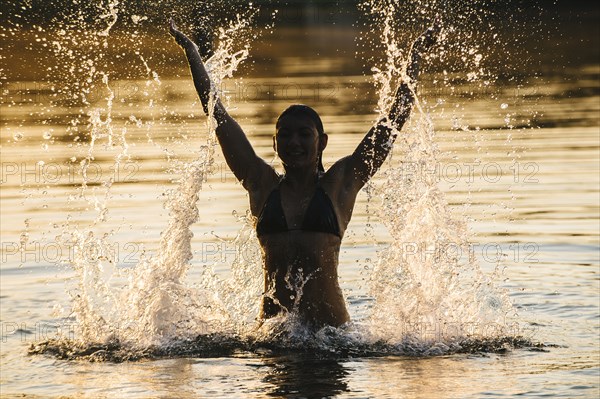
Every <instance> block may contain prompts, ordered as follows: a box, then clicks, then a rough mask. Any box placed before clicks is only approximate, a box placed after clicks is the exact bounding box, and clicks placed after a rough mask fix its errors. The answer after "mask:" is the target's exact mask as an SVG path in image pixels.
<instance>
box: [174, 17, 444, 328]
mask: <svg viewBox="0 0 600 399" xmlns="http://www.w3.org/2000/svg"><path fill="white" fill-rule="evenodd" d="M438 31H439V25H438V24H436V25H434V27H432V28H430V29H428V30H427V31H426V32H425V33H424V34H423V35H422V36H421V37H420V38H419V39H417V41H416V42H415V43H414V44H413V47H412V50H411V60H410V63H409V66H408V69H407V71H406V76H407V77H408V78H409V79H410V83H414V82H416V79H417V77H418V74H419V68H418V67H419V61H420V59H421V55H422V54H423V53H424V52H425V51H426V50H427V49H428V48H429V47H430V46H431V45H432V44H433V43H434V42H435V36H436V34H437V33H438ZM170 32H171V34H172V35H173V36H174V38H175V40H176V41H177V43H178V44H179V45H180V46H181V47H182V48H183V49H184V50H185V54H186V56H187V59H188V62H189V65H190V69H191V72H192V77H193V79H194V85H195V87H196V90H197V92H198V95H199V97H200V100H201V102H202V106H203V108H204V112H206V113H207V114H208V111H209V109H208V107H209V97H210V78H209V76H208V74H207V72H206V70H205V68H204V65H203V63H202V59H201V57H200V54H199V52H198V47H197V46H196V45H195V44H194V43H193V42H192V41H191V40H190V39H189V38H188V37H187V36H185V35H184V34H183V33H181V32H180V31H179V30H177V28H176V27H175V25H174V23H173V21H172V20H171V26H170ZM413 102H414V97H413V94H412V91H411V89H410V88H409V86H408V82H403V83H401V84H400V86H399V88H398V90H397V91H396V95H395V101H394V104H393V105H392V107H391V109H390V111H389V113H388V116H387V121H386V120H382V121H379V122H378V123H377V124H376V125H375V126H374V127H373V128H371V130H369V132H368V133H367V135H366V136H365V137H364V138H363V140H362V141H361V142H360V144H359V145H358V147H357V148H356V150H355V151H354V152H353V153H352V154H351V155H349V156H347V157H344V158H342V159H340V160H339V161H337V162H336V163H334V164H333V165H332V166H331V167H330V168H329V169H328V170H327V171H325V170H324V169H323V165H322V162H321V158H322V153H323V150H324V149H325V147H327V134H325V133H324V130H323V124H322V123H321V119H320V118H319V115H318V114H317V113H316V112H315V111H314V110H313V109H312V108H310V107H308V106H306V105H292V106H290V107H289V108H287V109H286V110H285V111H283V113H282V114H281V115H280V116H279V118H278V120H277V123H276V125H275V128H276V134H275V137H274V138H273V149H274V150H275V151H276V153H277V154H278V155H279V157H280V159H281V161H282V163H283V167H284V169H285V173H284V174H283V175H280V174H278V173H277V172H276V171H275V170H274V169H273V167H272V166H271V165H269V164H268V163H266V162H265V161H264V160H262V159H261V158H259V157H258V156H257V155H256V153H255V152H254V149H253V148H252V146H251V144H250V142H249V141H248V138H247V137H246V135H245V134H244V132H243V130H242V129H241V127H240V126H239V125H238V124H237V122H236V121H235V120H234V119H233V118H232V117H231V116H230V115H229V114H228V113H227V111H226V110H225V108H224V106H223V104H222V103H221V101H220V100H218V99H217V101H214V113H213V115H214V117H215V118H216V120H217V122H218V127H217V129H216V135H217V139H218V141H219V144H220V145H221V148H222V149H223V154H224V156H225V160H226V162H227V165H228V166H229V167H230V168H231V170H232V171H233V173H234V174H235V176H236V178H237V179H238V180H239V181H240V182H241V183H242V185H243V187H244V188H245V189H246V190H247V191H248V194H249V197H250V210H251V212H252V215H254V216H255V217H256V220H257V222H256V233H257V236H258V240H259V242H260V245H261V248H262V252H263V259H264V276H265V292H264V296H263V303H262V307H261V314H260V318H261V320H263V321H264V320H265V319H268V318H272V317H274V316H277V315H280V314H282V313H283V314H284V315H293V316H294V317H298V318H299V319H300V321H301V322H303V323H305V324H307V325H310V326H313V327H316V328H319V327H321V326H324V325H330V326H335V327H337V326H340V325H342V324H344V323H346V322H348V321H349V320H350V317H349V315H348V311H347V309H346V304H345V301H344V297H343V295H342V291H341V289H340V286H339V284H338V275H337V268H338V258H339V252H340V245H341V242H342V237H343V236H344V231H345V230H346V227H347V226H348V223H349V222H350V218H351V216H352V210H353V208H354V202H355V200H356V196H357V194H358V192H359V190H360V189H361V188H362V187H363V185H364V184H365V183H366V182H367V181H368V180H369V179H370V178H371V176H373V174H374V173H375V172H376V171H377V170H378V169H379V167H380V166H381V165H382V163H383V162H384V160H385V158H386V157H387V155H388V153H389V151H390V149H391V143H392V142H393V140H394V138H395V136H394V135H392V130H391V129H390V128H389V126H390V125H394V126H395V127H396V128H397V129H398V130H399V129H400V128H401V127H402V126H403V125H404V122H405V121H406V120H407V119H408V116H409V115H410V111H411V109H412V105H413Z"/></svg>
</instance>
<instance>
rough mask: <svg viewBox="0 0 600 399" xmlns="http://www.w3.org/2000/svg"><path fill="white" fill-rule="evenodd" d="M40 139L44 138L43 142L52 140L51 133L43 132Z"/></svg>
mask: <svg viewBox="0 0 600 399" xmlns="http://www.w3.org/2000/svg"><path fill="white" fill-rule="evenodd" d="M42 137H44V140H50V139H51V138H52V133H50V132H44V134H43V136H42Z"/></svg>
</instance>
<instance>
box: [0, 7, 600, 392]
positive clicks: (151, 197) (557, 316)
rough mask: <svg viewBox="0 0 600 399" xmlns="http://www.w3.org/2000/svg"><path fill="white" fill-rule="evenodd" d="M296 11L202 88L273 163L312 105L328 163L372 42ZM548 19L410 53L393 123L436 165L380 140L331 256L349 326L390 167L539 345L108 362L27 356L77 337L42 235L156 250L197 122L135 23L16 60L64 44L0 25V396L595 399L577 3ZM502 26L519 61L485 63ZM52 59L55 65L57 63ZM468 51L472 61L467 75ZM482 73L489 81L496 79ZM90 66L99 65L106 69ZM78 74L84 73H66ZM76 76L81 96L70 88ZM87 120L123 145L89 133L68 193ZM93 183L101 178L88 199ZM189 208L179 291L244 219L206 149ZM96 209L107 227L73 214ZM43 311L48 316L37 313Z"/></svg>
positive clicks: (199, 135) (375, 251) (373, 52)
mask: <svg viewBox="0 0 600 399" xmlns="http://www.w3.org/2000/svg"><path fill="white" fill-rule="evenodd" d="M300 10H301V11H299V12H300V14H292V13H287V14H286V13H285V12H282V15H283V17H282V18H284V19H285V18H288V19H291V18H292V16H293V17H294V18H299V19H300V22H299V21H298V20H294V21H291V20H287V21H284V22H286V23H282V24H280V25H277V23H276V24H275V27H274V28H273V33H269V29H267V30H266V31H264V32H260V33H261V34H260V36H259V38H258V39H257V40H254V41H252V43H251V49H250V59H249V60H248V61H247V62H246V64H244V66H243V67H242V68H241V69H240V70H239V71H238V72H236V74H235V78H233V79H228V80H225V81H224V82H223V84H222V85H221V91H222V92H223V93H224V94H225V95H227V96H229V109H230V112H231V113H232V115H234V117H235V118H236V119H237V120H238V122H239V123H240V124H241V125H242V126H243V128H244V130H245V132H246V133H247V135H248V136H249V138H250V141H251V142H252V144H253V145H254V147H255V149H256V152H257V153H258V154H259V155H260V156H262V157H264V159H266V160H268V161H273V162H274V164H275V165H278V163H277V160H276V157H275V154H274V152H273V148H272V135H273V133H274V121H275V119H276V118H277V115H278V114H279V113H280V112H281V111H282V110H283V109H284V108H285V107H286V106H287V105H289V104H291V103H307V104H309V105H311V106H314V107H315V108H316V109H317V110H318V111H319V113H320V115H321V117H322V119H323V122H324V125H325V130H326V131H327V133H328V134H329V136H330V137H329V144H328V147H327V150H326V151H325V153H324V163H325V164H326V167H327V165H330V164H331V163H333V162H334V161H335V160H337V159H339V158H341V157H343V156H345V155H347V154H349V153H350V152H351V151H352V150H353V149H354V147H355V146H356V145H357V144H358V142H359V141H360V139H361V138H362V135H364V133H365V132H366V131H367V130H368V129H369V128H370V126H371V125H372V123H373V122H374V121H375V119H376V117H377V114H376V112H375V107H376V103H377V92H376V89H375V87H374V85H373V81H372V78H371V75H370V73H371V72H370V66H371V65H373V64H369V62H370V61H372V62H374V63H377V62H379V61H380V59H381V55H380V52H379V50H380V49H378V48H370V47H369V46H368V45H367V46H364V45H360V42H359V41H357V40H356V38H357V37H359V36H361V35H362V36H364V37H372V36H373V35H375V36H376V35H377V34H378V33H377V32H365V29H364V28H360V26H361V25H360V24H358V23H354V24H353V23H352V22H353V18H356V19H358V17H356V13H355V12H354V11H344V12H340V13H339V14H337V13H333V14H332V11H331V9H326V8H308V7H307V8H304V9H300ZM24 15H25V14H24ZM557 15H559V14H556V10H552V11H548V12H547V13H546V14H543V15H542V14H540V15H537V14H535V18H533V21H534V22H535V24H534V23H532V25H531V26H535V28H531V29H534V30H533V33H536V34H537V37H536V39H529V38H527V37H526V36H527V35H526V33H524V32H526V29H524V32H515V31H514V28H515V27H514V26H508V27H507V28H506V29H507V30H503V29H501V28H499V29H498V32H499V34H500V36H501V38H503V40H504V41H501V40H500V39H498V47H497V48H495V47H493V43H492V44H490V43H489V42H486V45H482V44H481V43H479V46H477V44H478V42H476V41H475V39H473V40H474V41H473V42H472V43H469V42H466V43H465V44H464V46H465V48H466V50H464V51H463V53H464V54H469V49H470V48H474V49H476V51H475V52H472V53H471V56H472V59H468V60H466V61H464V69H463V70H461V69H460V68H457V67H456V66H455V65H454V66H453V67H452V68H450V67H448V65H450V64H451V62H450V61H446V62H447V63H444V61H443V60H437V61H436V60H432V61H431V63H428V64H426V65H425V67H424V71H423V75H422V76H423V79H422V86H421V94H420V102H421V107H422V109H423V113H418V112H416V113H415V115H416V116H415V117H414V118H413V120H412V121H411V122H410V123H409V124H408V125H407V127H406V128H405V132H406V134H410V133H411V132H412V131H413V130H412V129H415V126H416V125H417V120H418V118H419V117H422V115H429V117H430V118H431V120H432V121H433V125H434V129H435V138H434V142H435V144H436V145H437V147H438V150H439V155H438V159H437V162H436V164H435V166H436V168H435V170H426V171H423V170H419V169H418V168H419V166H418V165H414V164H410V163H405V164H403V163H402V161H403V155H404V154H403V151H402V149H403V146H402V145H398V146H397V147H396V148H395V150H394V152H393V154H392V156H391V160H390V161H389V162H387V163H386V165H384V167H383V168H382V171H381V172H380V173H378V174H377V175H376V176H375V178H374V179H373V184H372V186H371V188H370V190H364V192H362V193H361V194H360V195H359V198H358V200H357V205H356V208H355V211H354V215H353V219H352V222H351V223H350V226H349V228H348V231H347V232H346V235H345V238H344V242H343V246H342V251H341V253H340V268H339V274H340V283H341V286H342V288H343V290H344V294H345V296H346V299H347V302H348V306H349V310H350V313H351V316H352V318H353V319H354V320H359V321H360V320H361V319H362V318H363V317H364V314H365V312H366V309H367V308H368V306H369V305H368V303H369V302H368V298H367V297H368V283H367V282H368V277H369V273H370V272H371V270H373V267H374V265H375V264H376V262H377V258H378V257H379V256H380V254H381V250H382V249H384V248H386V247H387V246H388V245H390V243H391V241H392V239H391V237H390V234H389V233H388V231H387V229H386V227H385V225H384V223H383V221H382V220H380V219H379V218H378V213H377V211H376V209H377V208H378V207H380V206H381V204H382V195H381V192H382V190H383V187H382V186H383V185H385V181H386V180H385V173H386V171H389V170H392V169H394V168H396V169H397V168H402V167H404V169H401V170H403V171H404V172H405V173H407V174H414V175H415V176H421V177H422V176H424V175H428V176H430V177H433V179H434V180H435V182H436V185H437V187H439V188H440V190H441V191H442V192H443V193H444V196H445V198H446V201H447V203H448V206H449V208H450V209H451V210H452V212H453V213H454V214H455V215H457V216H456V217H457V218H460V219H461V220H464V221H465V222H466V223H467V225H468V228H469V231H470V242H471V248H472V255H473V256H474V257H475V258H476V259H477V262H478V264H479V265H480V266H481V269H482V270H483V272H484V273H486V274H488V275H490V276H491V275H493V276H494V279H495V280H494V284H495V285H496V286H497V287H498V289H501V290H506V291H507V293H508V295H509V297H510V300H511V301H512V302H513V304H514V307H515V309H516V311H517V315H518V316H517V318H518V324H517V325H518V331H516V332H515V333H516V334H515V335H518V336H523V337H525V338H527V339H528V340H531V342H534V343H540V344H541V345H539V346H535V347H525V348H507V349H506V350H505V351H500V352H478V351H474V352H473V353H466V354H464V353H463V354H456V353H454V354H450V353H448V354H445V355H440V356H409V355H406V356H400V355H389V356H323V354H311V353H310V352H291V353H285V352H284V353H281V352H269V351H265V352H264V353H257V352H251V351H241V350H240V351H235V352H234V353H233V354H227V355H226V356H225V355H224V356H209V357H200V356H183V357H174V358H169V357H167V358H160V359H153V360H151V359H144V360H140V361H131V362H122V363H112V362H90V361H86V360H61V359H57V358H55V357H53V356H50V355H28V347H29V345H30V344H32V343H36V342H40V341H43V340H47V339H50V338H55V337H61V336H62V337H64V336H70V334H72V331H75V330H76V329H77V321H76V320H73V319H72V318H69V317H68V316H69V311H68V309H69V308H70V306H71V300H70V296H69V292H71V293H73V292H76V291H77V281H78V280H77V277H76V274H75V273H74V271H73V270H72V268H71V267H70V262H71V261H72V260H73V257H74V256H75V255H74V249H73V248H72V247H69V246H68V245H66V244H65V243H64V241H61V240H60V239H59V236H60V235H61V234H63V233H64V232H65V226H67V227H66V228H67V229H68V230H69V231H71V232H73V231H76V230H78V229H81V230H82V231H84V230H85V229H86V228H89V227H90V226H93V230H94V232H95V235H96V236H102V235H103V234H108V235H110V237H111V242H112V243H113V247H112V251H113V252H112V255H113V256H114V260H115V264H116V267H117V268H118V269H130V268H133V267H134V266H135V265H136V264H137V263H138V261H139V260H140V259H141V258H142V257H144V256H149V255H151V254H152V253H154V252H156V250H157V248H158V247H159V245H160V236H161V232H163V231H164V230H165V229H166V226H167V224H168V222H169V213H168V211H167V210H166V209H164V207H163V205H164V203H165V196H164V193H165V191H166V190H168V189H170V188H173V187H175V185H174V184H173V181H174V180H176V179H177V178H178V176H179V175H178V174H177V172H174V171H172V168H173V167H174V166H175V160H177V161H185V162H189V161H191V160H193V159H195V158H196V157H197V156H198V153H199V149H200V148H201V147H202V146H204V145H206V143H207V137H208V133H207V132H208V130H207V127H206V118H205V117H204V116H203V114H202V110H201V107H200V105H199V103H198V102H197V101H196V95H195V91H194V89H193V86H192V84H191V81H190V79H189V76H188V71H187V66H186V64H185V60H184V57H183V54H182V53H181V52H180V51H179V49H178V48H177V47H176V45H175V44H174V43H173V42H172V40H171V39H170V38H169V37H168V35H167V34H166V32H163V31H155V30H154V31H152V30H150V32H146V31H144V29H143V27H144V25H143V20H142V22H139V24H140V26H141V28H140V31H142V33H141V34H140V36H139V41H140V42H141V44H139V43H138V46H137V47H135V48H134V49H137V50H138V53H135V52H133V51H130V50H131V48H128V47H127V46H128V45H131V43H132V40H133V41H136V40H138V39H131V37H130V36H128V35H131V33H132V32H133V30H127V27H121V28H120V30H115V31H112V32H110V33H109V35H108V36H107V37H106V40H107V41H108V43H110V45H109V46H108V47H107V48H105V49H104V50H102V49H100V47H99V48H98V49H93V48H85V43H83V44H82V43H81V42H80V43H79V44H77V43H74V42H71V45H72V46H73V48H75V49H76V51H75V56H74V55H73V54H72V53H71V54H70V55H69V54H68V52H67V53H64V52H62V51H63V50H62V49H60V50H56V48H55V49H54V50H52V51H50V50H49V47H45V49H46V54H43V55H39V54H40V53H39V52H37V50H40V49H44V47H43V46H44V45H45V44H47V45H48V46H50V48H51V47H52V46H54V47H56V44H54V42H56V41H57V39H56V38H57V37H62V36H64V33H60V31H59V29H58V28H57V29H50V28H48V27H44V28H41V27H40V28H37V27H35V26H34V27H31V26H28V27H26V29H23V31H21V32H19V34H18V35H16V34H14V32H13V31H11V30H10V29H12V27H14V26H15V25H14V24H7V25H6V26H7V28H6V29H5V30H4V33H5V34H7V36H5V37H6V42H5V45H6V47H7V49H8V50H10V51H11V54H12V56H11V58H9V59H4V60H3V61H4V63H5V66H6V68H5V69H4V70H3V71H2V77H3V80H2V90H3V92H2V104H1V113H2V114H1V115H2V121H1V124H2V125H1V127H2V132H1V137H0V140H1V154H2V183H1V209H0V215H1V230H0V231H1V236H2V248H1V250H2V252H1V255H2V264H1V268H0V272H1V277H2V278H1V290H2V291H1V296H0V300H1V312H2V314H1V322H2V341H1V377H0V382H1V384H2V386H1V388H0V389H1V394H2V396H3V397H5V396H6V397H90V398H98V397H116V396H118V397H131V398H135V397H178V398H187V397H190V398H191V397H246V396H248V397H331V396H336V397H337V396H339V397H347V398H363V397H390V398H392V397H393V398H397V397H403V398H428V399H429V398H480V397H483V396H487V397H515V396H525V397H569V398H575V397H585V398H596V397H598V395H599V394H600V347H599V338H600V309H599V307H600V299H599V298H600V297H599V292H600V242H599V237H600V231H599V223H600V222H599V208H600V188H599V186H600V150H599V145H600V130H599V118H600V90H599V84H598V83H599V76H600V64H599V63H598V37H600V36H599V35H598V24H597V22H598V11H597V10H596V9H593V10H592V9H590V10H584V9H582V10H575V11H571V12H564V13H563V14H560V15H561V16H562V17H563V19H560V20H559V26H558V28H556V27H552V28H550V27H548V26H549V25H550V24H551V23H552V22H553V21H556V18H557ZM522 18H525V17H522ZM553 18H554V19H553ZM518 21H521V22H522V20H518ZM518 21H517V22H518ZM13 22H14V19H13ZM517 22H515V21H513V23H514V24H515V25H518V24H517ZM136 26H137V25H136ZM527 26H528V25H525V27H527ZM540 26H541V28H540ZM132 29H133V28H132ZM510 29H513V30H510ZM7 32H8V33H7ZM144 32H145V33H144ZM257 32H258V29H257ZM517 33H518V34H517ZM510 34H515V36H516V37H517V38H518V39H519V41H517V42H516V43H517V44H514V46H515V53H516V54H521V55H527V57H524V58H521V59H518V60H516V59H513V56H506V58H505V59H503V56H502V54H503V51H504V50H505V49H506V47H505V44H504V45H501V44H500V43H506V42H507V40H508V39H506V38H507V37H509V36H510ZM370 35H371V36H370ZM503 35H504V36H503ZM3 40H4V39H3ZM102 40H105V39H101V41H100V43H103V41H102ZM59 43H63V45H64V43H65V42H64V41H63V42H60V41H59ZM486 46H487V47H486ZM516 47H519V48H518V49H517V48H516ZM56 51H59V52H58V53H57V52H56ZM357 51H358V52H359V53H358V56H357V55H356V52H357ZM449 51H450V53H452V50H449ZM98 52H103V53H104V54H103V56H102V57H103V58H101V59H99V58H98V56H97V54H98ZM459 53H460V52H459ZM53 54H54V56H53ZM60 54H62V55H63V56H64V58H62V59H61V58H56V56H57V55H60ZM86 54H87V55H86ZM90 54H96V56H95V57H96V58H94V56H91V55H90ZM461 54H462V53H461ZM477 54H482V55H483V61H481V62H482V65H483V66H484V67H485V69H486V71H487V72H484V73H482V72H481V71H480V70H479V69H478V68H477V67H476V64H477V63H478V62H479V61H473V59H475V58H476V56H477ZM78 55H79V56H82V55H86V57H87V58H77V57H76V56H78ZM69 57H70V58H69ZM370 57H372V58H370ZM85 59H90V60H92V61H90V63H89V64H88V63H86V62H85V61H84V60H85ZM365 60H367V61H365ZM24 65H26V66H27V68H23V66H24ZM503 65H504V69H505V73H499V72H498V71H501V70H502V69H503V68H502V66H503ZM70 67H73V70H71V71H69V68H70ZM92 67H97V68H98V69H100V70H102V68H104V70H105V71H107V74H106V81H105V82H102V80H101V79H102V76H103V75H102V74H98V73H96V72H90V70H91V68H92ZM49 68H50V69H49ZM52 68H54V69H52ZM49 70H50V72H48V71H49ZM108 71H110V73H109V72H108ZM469 73H475V74H476V75H477V74H479V76H474V75H469ZM492 76H493V77H495V78H494V79H491V78H490V77H492ZM88 77H89V79H90V81H92V83H89V82H88V83H87V86H86V83H85V82H86V79H87V78H88ZM78 81H80V82H81V86H80V87H75V86H74V84H75V83H76V82H78ZM84 89H85V90H87V89H89V91H88V92H86V96H87V97H86V98H87V104H86V103H82V101H81V97H79V98H75V97H73V96H72V95H73V93H81V90H84ZM61 90H62V91H61ZM111 93H112V96H111ZM109 102H110V104H109ZM95 112H96V113H95ZM419 115H420V116H419ZM96 116H99V118H100V122H102V121H104V122H107V121H108V119H107V118H109V117H110V123H99V124H96V125H94V123H93V120H94V118H95V117H96ZM74 121H75V122H74ZM92 126H96V127H98V128H99V129H104V130H103V131H100V134H104V133H106V132H107V131H108V129H112V130H113V132H116V133H115V136H114V137H116V138H117V139H119V137H121V138H122V137H126V142H127V145H128V147H127V152H126V154H125V155H124V156H122V157H121V158H119V160H120V163H118V164H116V163H115V157H116V156H119V154H122V149H123V146H122V143H121V142H116V145H114V146H110V145H107V143H106V137H107V135H105V136H102V139H101V140H98V142H97V143H96V144H95V145H96V148H95V150H94V151H95V152H94V153H93V155H94V159H93V167H90V168H88V169H87V172H88V176H87V188H86V191H85V193H86V198H87V199H81V198H78V197H77V193H78V192H79V191H78V190H79V187H80V186H81V184H82V181H83V178H82V176H81V169H80V162H81V161H82V160H85V159H86V157H88V156H89V154H90V152H89V151H90V141H89V134H90V133H89V131H90V129H91V128H92ZM399 142H402V138H400V139H399ZM280 170H281V169H280ZM110 177H112V178H113V180H114V183H113V184H112V186H111V187H110V191H107V190H106V181H107V180H109V178H110ZM107 192H108V194H106V193H107ZM197 206H198V208H199V211H200V217H199V220H198V222H196V223H195V224H194V225H193V227H192V232H193V233H194V237H193V238H192V242H191V245H192V249H193V251H194V257H193V259H192V261H191V262H190V263H191V265H190V268H189V271H188V273H187V276H186V279H187V280H188V281H189V283H190V284H196V283H197V282H198V281H199V280H200V279H202V278H203V274H202V271H203V270H204V269H205V268H206V267H208V266H212V267H213V268H214V270H215V273H217V274H218V275H220V276H222V277H223V278H226V277H227V276H228V275H229V274H230V269H231V263H232V262H233V261H234V258H235V251H232V249H231V247H230V246H228V245H233V246H235V245H236V244H234V243H233V241H232V240H234V238H235V237H236V235H237V234H238V232H239V231H240V229H241V228H242V227H243V224H242V222H241V221H240V219H239V217H238V216H239V215H244V214H245V213H246V211H247V209H248V204H247V197H246V195H245V193H244V190H243V188H242V187H241V185H240V184H239V183H237V182H236V181H235V180H234V177H233V175H232V174H231V172H229V170H228V169H227V166H226V165H225V163H224V160H223V158H222V155H221V154H220V152H219V150H218V148H217V149H216V151H215V160H214V164H213V170H212V173H211V174H210V175H209V176H208V178H207V180H206V182H205V184H204V186H203V189H202V190H201V191H200V193H199V200H198V203H197ZM102 209H107V210H108V211H107V212H108V213H107V214H106V216H107V219H106V220H105V221H99V222H97V223H96V224H94V220H96V219H97V218H98V216H99V214H100V213H101V212H102ZM494 273H495V274H494ZM111 283H118V281H117V282H115V281H112V282H111ZM365 298H367V299H365ZM465 301H469V299H468V298H465ZM365 303H367V305H365ZM365 306H366V307H365ZM61 308H64V309H66V313H60V312H58V313H57V311H60V309H61ZM58 327H61V328H62V330H59V329H58Z"/></svg>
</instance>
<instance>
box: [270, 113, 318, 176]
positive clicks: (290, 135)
mask: <svg viewBox="0 0 600 399" xmlns="http://www.w3.org/2000/svg"><path fill="white" fill-rule="evenodd" d="M325 145H327V140H326V136H325V135H323V136H321V138H320V139H319V132H318V130H317V127H316V126H315V124H314V122H313V121H312V120H311V119H310V118H307V117H303V116H300V115H293V114H290V115H285V116H284V117H282V118H281V119H279V123H278V124H277V133H276V134H275V137H274V138H273V149H274V150H275V151H276V152H277V154H278V155H279V158H280V159H281V161H282V162H283V164H284V165H285V166H286V167H290V168H301V167H316V165H317V162H318V160H319V155H320V154H321V152H322V151H323V149H324V148H325Z"/></svg>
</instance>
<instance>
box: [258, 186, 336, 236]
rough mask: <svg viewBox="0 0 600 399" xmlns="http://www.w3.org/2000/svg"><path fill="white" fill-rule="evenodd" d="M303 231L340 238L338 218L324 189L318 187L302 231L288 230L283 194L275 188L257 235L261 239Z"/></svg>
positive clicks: (268, 199)
mask: <svg viewBox="0 0 600 399" xmlns="http://www.w3.org/2000/svg"><path fill="white" fill-rule="evenodd" d="M293 230H303V231H317V232H322V233H329V234H334V235H336V236H338V237H340V238H342V235H341V234H340V227H339V225H338V220H337V216H336V215H335V210H334V209H333V204H332V203H331V200H330V199H329V196H328V195H327V193H325V191H323V188H321V187H320V186H317V189H316V190H315V195H314V196H313V197H312V199H311V200H310V204H308V208H306V213H305V214H304V220H303V221H302V227H301V228H300V229H290V228H288V225H287V221H286V220H285V213H284V212H283V207H282V205H281V192H280V191H279V187H277V188H275V189H274V190H273V191H271V194H269V197H268V198H267V201H266V202H265V205H264V206H263V208H262V210H261V212H260V215H259V216H258V221H257V223H256V235H257V236H258V237H261V236H262V235H264V234H273V233H283V232H286V231H293Z"/></svg>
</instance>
